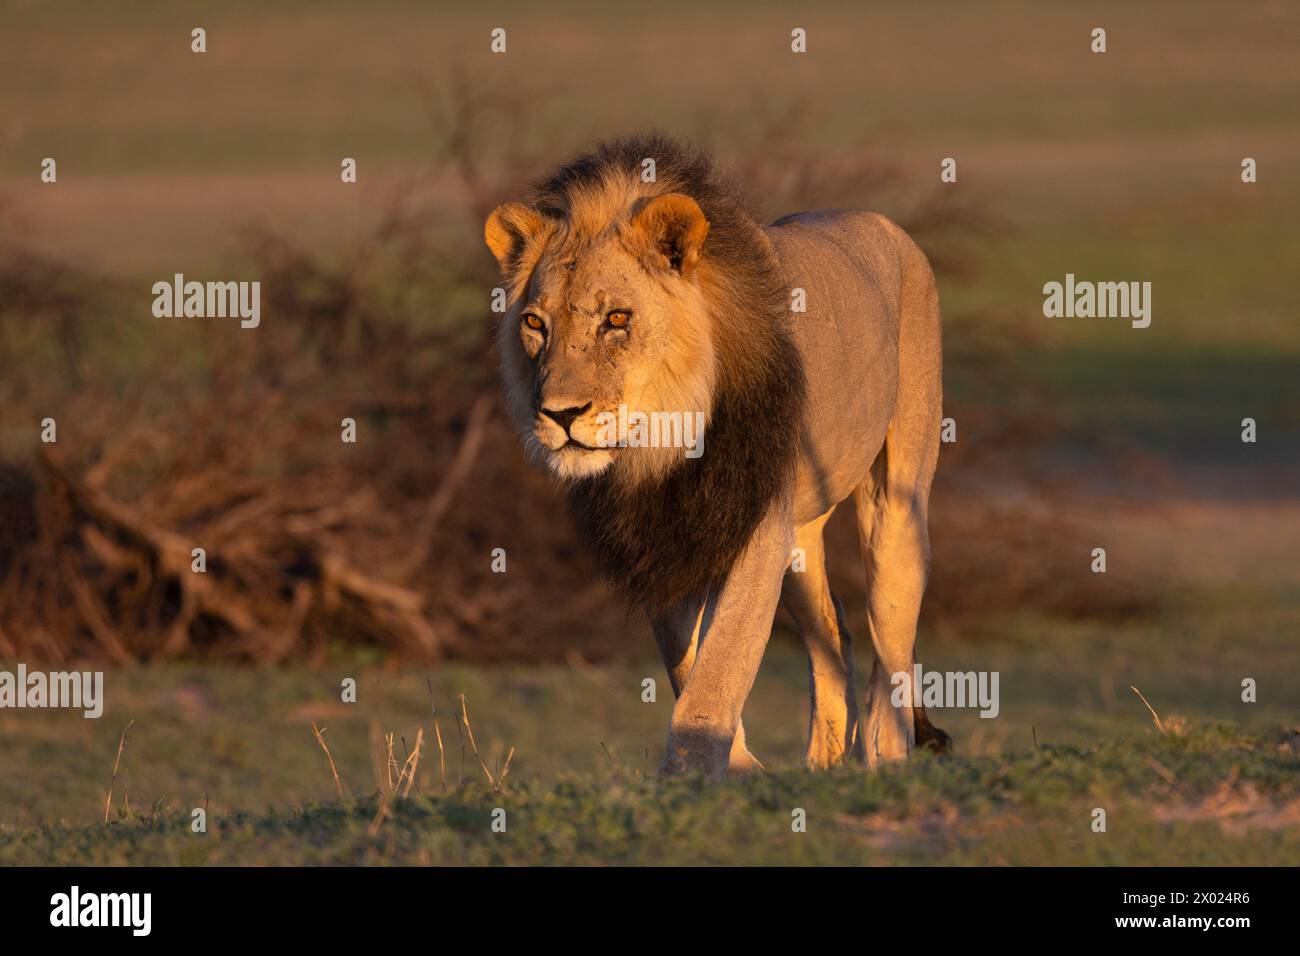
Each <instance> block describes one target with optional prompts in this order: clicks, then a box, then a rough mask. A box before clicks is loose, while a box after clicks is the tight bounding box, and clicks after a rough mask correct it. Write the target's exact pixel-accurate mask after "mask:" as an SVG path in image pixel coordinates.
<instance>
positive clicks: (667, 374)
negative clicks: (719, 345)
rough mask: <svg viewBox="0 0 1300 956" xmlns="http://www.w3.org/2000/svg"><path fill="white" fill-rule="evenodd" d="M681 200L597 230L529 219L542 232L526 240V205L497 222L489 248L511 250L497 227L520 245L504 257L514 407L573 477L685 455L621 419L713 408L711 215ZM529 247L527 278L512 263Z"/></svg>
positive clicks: (505, 335)
mask: <svg viewBox="0 0 1300 956" xmlns="http://www.w3.org/2000/svg"><path fill="white" fill-rule="evenodd" d="M680 199H682V200H684V201H685V203H689V207H687V206H684V205H682V204H680V203H678V202H677V198H676V197H672V196H668V197H659V198H658V199H656V200H651V201H650V202H648V203H645V204H644V206H643V208H642V209H641V211H640V212H639V213H638V215H636V216H634V217H631V218H630V219H627V220H622V221H618V222H615V223H613V224H609V225H607V226H606V227H605V228H604V229H602V230H601V231H600V232H598V233H597V234H595V235H590V234H586V235H583V234H581V233H580V232H579V231H576V230H573V229H567V228H555V227H553V226H548V225H547V224H546V223H543V222H541V221H540V220H539V221H538V222H536V223H532V222H531V220H529V221H528V222H525V223H524V225H525V226H527V225H529V224H532V225H534V226H536V228H535V230H533V231H532V232H531V233H530V234H529V235H528V236H527V237H525V238H522V239H518V238H516V237H517V235H518V232H517V226H518V224H519V222H520V220H521V219H522V218H524V214H523V213H521V212H519V211H518V210H520V209H524V210H526V207H517V209H512V208H510V207H513V206H514V205H515V204H507V206H506V207H502V209H499V210H498V211H497V212H496V213H494V214H493V218H492V219H489V222H488V241H489V245H492V246H493V251H497V249H498V248H499V247H500V246H499V245H493V239H494V238H497V239H501V238H502V235H500V234H498V235H495V236H494V232H493V228H494V224H495V225H496V226H497V227H498V228H499V229H501V230H503V231H504V233H505V236H504V238H505V240H506V242H507V243H508V245H507V246H506V250H505V251H506V255H505V257H504V258H503V257H501V256H498V258H502V266H503V269H504V270H505V271H506V274H507V277H508V278H514V279H515V280H516V287H515V289H516V294H515V301H514V303H513V305H512V307H511V308H510V310H509V311H508V312H507V314H506V316H505V318H504V320H503V322H504V325H503V326H502V328H501V330H500V334H499V337H498V341H499V345H500V349H501V353H502V359H503V371H504V372H505V375H506V379H507V386H508V392H509V393H510V397H511V404H512V410H513V412H514V414H515V418H516V421H517V424H518V425H519V427H520V430H521V432H522V433H523V435H524V438H525V442H526V444H528V445H530V446H531V447H532V449H533V450H534V451H535V452H536V453H538V454H539V455H540V456H541V457H542V458H543V460H544V461H545V463H546V464H547V466H548V467H549V468H550V469H551V470H552V471H553V472H555V473H556V474H558V475H560V476H561V477H565V478H581V477H586V476H590V475H595V474H599V473H600V472H603V471H605V470H606V469H608V468H610V467H611V466H614V465H615V464H616V463H618V464H619V465H620V467H623V468H625V469H626V471H627V473H628V474H629V476H636V475H643V474H646V473H648V472H650V471H653V470H655V469H656V468H659V467H662V466H665V465H667V464H669V463H671V462H672V461H679V460H681V458H682V456H683V454H684V451H683V449H682V448H668V447H658V448H652V447H635V441H633V442H631V444H632V445H633V446H634V447H628V444H629V443H628V432H627V430H626V429H623V430H622V431H620V427H619V425H620V422H621V423H624V424H626V423H627V422H628V421H629V418H630V417H631V416H634V415H635V414H636V413H640V414H643V415H646V416H649V415H652V414H654V413H657V412H669V413H681V414H683V415H691V416H695V414H696V413H697V412H698V413H702V414H703V416H704V417H705V418H707V416H708V414H709V412H710V410H711V399H710V396H711V395H712V391H713V386H714V374H713V351H712V344H711V340H710V336H709V334H708V332H709V330H708V322H707V316H706V315H705V314H704V309H703V302H702V298H701V295H700V291H699V288H698V286H697V276H696V275H695V269H694V265H695V262H696V260H697V259H698V255H699V245H698V244H699V242H702V241H703V237H704V233H705V232H706V231H707V222H705V221H704V218H703V215H702V214H701V213H700V211H699V207H698V206H696V205H695V203H694V202H693V201H691V200H689V199H686V197H680ZM665 200H667V202H665ZM503 210H506V211H505V212H503ZM528 212H530V213H531V210H528ZM507 216H510V217H513V218H512V219H511V220H510V221H509V225H507V224H506V220H505V219H504V217H507ZM511 227H515V228H514V229H512V228H511ZM692 228H693V229H694V234H692V233H691V232H690V230H691V229H692ZM530 243H531V244H532V245H533V246H534V247H533V248H531V249H528V248H526V247H527V246H528V245H529V244H530ZM521 246H522V247H523V248H521ZM525 255H526V256H527V260H528V261H530V262H532V263H533V265H532V269H531V272H530V273H529V274H528V275H527V276H517V275H515V274H514V273H512V272H511V267H512V266H515V263H516V262H519V261H520V259H519V257H522V256H525ZM523 267H524V268H526V264H525V265H524V266H523ZM692 420H694V418H692Z"/></svg>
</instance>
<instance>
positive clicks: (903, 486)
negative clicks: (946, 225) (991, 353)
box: [854, 242, 951, 767]
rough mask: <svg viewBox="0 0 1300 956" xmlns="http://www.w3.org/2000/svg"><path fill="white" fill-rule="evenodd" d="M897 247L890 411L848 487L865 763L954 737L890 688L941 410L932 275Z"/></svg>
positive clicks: (908, 620)
mask: <svg viewBox="0 0 1300 956" xmlns="http://www.w3.org/2000/svg"><path fill="white" fill-rule="evenodd" d="M903 251H904V255H905V267H904V279H903V290H902V305H901V316H900V321H899V356H898V368H899V376H898V396H897V399H896V401H895V407H894V417H893V420H892V421H891V422H890V425H889V430H888V432H887V433H886V436H885V443H884V446H883V447H882V448H881V450H880V453H879V455H878V456H877V457H876V461H875V463H874V464H873V465H872V467H871V470H870V472H869V473H868V474H867V476H866V477H865V478H864V479H863V481H862V483H861V484H860V485H859V486H858V488H857V489H856V491H855V492H854V501H855V504H856V507H857V518H858V537H859V540H860V541H861V544H862V557H863V562H864V564H865V565H866V568H867V586H868V606H867V622H868V626H869V628H870V631H871V645H872V650H874V651H875V663H874V666H873V667H872V671H871V679H870V682H869V685H868V690H867V703H866V714H865V717H864V719H863V736H864V738H865V740H864V743H865V744H866V749H867V763H868V764H869V765H870V766H873V767H874V766H876V765H878V764H879V763H880V762H881V761H884V760H896V759H899V758H902V757H905V756H907V754H908V753H910V752H911V750H912V749H913V747H915V746H916V745H917V744H918V743H922V742H925V743H932V744H943V743H944V742H945V741H947V742H948V743H950V742H951V741H948V739H947V734H944V733H943V732H942V731H940V730H937V729H936V728H934V727H932V726H931V724H930V722H929V720H927V719H926V717H925V714H924V711H923V710H921V709H920V708H919V707H918V708H913V707H912V705H911V701H910V699H908V698H907V697H906V696H902V695H897V696H896V695H895V694H894V693H893V691H894V690H895V686H896V685H895V683H894V680H893V678H894V675H895V674H900V673H902V674H907V675H908V676H909V680H910V675H911V673H912V664H913V662H914V660H915V648H916V622H917V617H918V616H919V614H920V611H921V598H922V595H923V594H924V593H925V585H926V581H927V579H928V577H929V573H930V537H929V529H928V526H927V518H928V511H929V500H930V483H931V481H932V480H933V478H934V470H935V465H936V464H937V462H938V458H939V420H940V417H941V415H942V412H941V408H942V394H941V393H942V383H941V361H940V328H939V304H938V298H937V295H936V293H935V288H934V278H933V275H932V274H931V272H930V269H929V266H928V264H926V263H925V259H924V256H922V255H921V253H920V251H919V250H917V249H916V248H915V246H914V245H912V244H911V243H910V242H908V243H907V247H906V248H905V249H904V250H903ZM896 699H897V701H898V705H897V706H895V700H896Z"/></svg>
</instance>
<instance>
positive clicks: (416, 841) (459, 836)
mask: <svg viewBox="0 0 1300 956" xmlns="http://www.w3.org/2000/svg"><path fill="white" fill-rule="evenodd" d="M1296 739H1297V738H1296V735H1294V734H1293V735H1290V736H1289V737H1285V738H1284V737H1283V735H1281V734H1276V733H1273V734H1267V733H1266V734H1259V735H1253V736H1251V735H1245V734H1242V733H1241V732H1239V731H1237V730H1235V729H1234V728H1232V727H1231V726H1230V725H1224V724H1209V725H1202V726H1197V727H1195V728H1192V729H1190V730H1187V731H1185V732H1183V733H1182V734H1181V735H1179V736H1165V737H1157V736H1154V735H1153V734H1145V735H1141V734H1139V735H1135V736H1133V737H1131V738H1121V739H1117V740H1114V741H1108V742H1106V743H1103V744H1099V745H1097V746H1095V747H1089V748H1078V747H1070V746H1060V745H1046V746H1042V747H1040V748H1039V749H1036V750H1031V751H1028V752H1022V753H1017V754H1014V755H997V756H987V757H957V758H953V759H941V758H933V757H928V756H923V757H919V758H917V759H914V760H913V761H912V762H910V763H909V764H907V765H906V766H903V767H891V768H889V769H886V770H884V771H882V772H878V773H871V774H867V773H862V772H860V771H857V770H854V769H847V768H841V769H838V770H836V771H834V772H831V773H826V774H819V775H813V774H808V773H804V772H801V771H790V770H786V771H781V772H778V773H769V774H764V775H760V776H757V777H753V778H748V779H743V780H730V781H727V782H725V783H720V784H710V783H706V782H704V781H702V780H700V779H685V780H674V781H669V782H660V781H656V780H655V779H654V778H653V777H651V778H649V779H644V778H643V777H642V776H641V770H640V768H639V767H629V766H627V765H625V764H622V763H620V762H614V763H613V764H611V766H610V767H609V769H608V770H607V771H604V772H601V773H592V774H585V775H579V774H565V775H562V776H561V777H559V778H558V779H556V780H554V781H542V780H518V781H515V780H513V779H508V780H507V781H506V785H505V786H504V787H503V788H502V789H501V790H499V791H494V790H492V789H491V788H490V787H489V786H488V785H487V784H486V783H482V782H480V781H478V780H475V781H473V782H471V783H468V784H466V785H464V786H456V787H452V788H451V789H450V790H449V791H448V792H447V793H439V792H437V791H436V790H435V791H433V792H432V793H429V792H426V793H421V794H419V795H412V796H411V797H410V798H408V799H406V800H403V801H400V802H398V803H396V804H394V806H393V808H392V811H391V813H390V814H389V815H388V816H387V817H386V818H385V819H384V820H383V821H382V822H381V823H380V824H379V826H378V828H377V830H376V829H375V828H374V827H373V823H374V819H375V817H376V814H377V810H378V805H379V801H378V798H377V797H376V796H374V795H368V796H365V797H362V798H360V799H357V800H355V801H354V800H350V799H349V800H344V801H342V802H337V801H319V802H317V801H311V802H307V803H305V804H304V805H300V806H287V807H280V808H277V809H270V810H267V811H265V812H260V813H258V812H247V811H234V812H226V813H219V814H216V815H215V816H214V818H213V819H212V820H211V821H210V826H209V829H208V832H207V833H202V834H196V833H194V832H192V830H191V826H190V823H191V816H190V813H189V811H188V810H187V809H177V808H165V807H158V808H154V809H153V810H151V811H149V812H145V813H135V814H131V815H125V816H122V817H120V818H118V819H117V820H115V821H114V822H113V823H112V824H111V825H109V826H103V825H98V824H81V825H64V824H59V825H44V826H41V827H38V828H34V829H12V828H6V829H5V830H4V831H0V862H3V863H6V864H19V865H22V864H27V865H36V864H68V863H80V864H96V865H114V864H121V863H124V862H131V863H134V864H153V865H204V864H206V865H232V864H251V863H258V864H266V863H274V864H405V865H461V864H469V865H490V864H511V865H519V864H533V865H537V864H544V865H555V864H559V865H592V864H627V865H673V864H677V865H703V864H708V865H736V864H748V865H777V864H784V865H807V864H838V865H888V864H1012V865H1067V864H1069V865H1080V864H1081V865H1112V864H1128V865H1134V864H1141V865H1175V864H1185V865H1205V864H1216V865H1227V864H1235V865H1248V864H1254V865H1260V864H1263V865H1295V864H1297V863H1300V814H1297V812H1296V805H1295V795H1296V793H1297V790H1298V789H1300V762H1298V761H1297V759H1296V751H1295V740H1296ZM1225 782H1226V785H1227V786H1229V787H1231V786H1234V785H1235V787H1236V792H1239V793H1240V792H1245V793H1249V794H1250V795H1251V796H1250V797H1249V798H1248V799H1245V802H1244V803H1235V802H1234V803H1230V804H1228V805H1227V808H1226V809H1224V802H1223V800H1222V799H1221V795H1222V792H1223V790H1224V787H1225ZM1288 798H1289V799H1290V801H1291V802H1290V803H1289V804H1284V803H1282V801H1284V800H1287V799H1288ZM498 808H499V809H501V810H504V811H505V816H504V820H505V832H494V831H493V829H492V826H491V821H492V820H493V817H494V815H496V816H498V818H499V814H495V811H497V810H498ZM1097 808H1101V809H1104V810H1105V812H1106V829H1105V832H1096V831H1094V829H1093V826H1092V821H1093V819H1094V811H1095V810H1096V809H1097ZM799 810H802V811H804V816H805V819H806V829H805V831H804V832H795V829H794V826H793V821H794V819H795V814H796V813H797V811H799Z"/></svg>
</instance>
